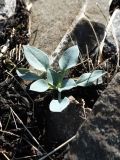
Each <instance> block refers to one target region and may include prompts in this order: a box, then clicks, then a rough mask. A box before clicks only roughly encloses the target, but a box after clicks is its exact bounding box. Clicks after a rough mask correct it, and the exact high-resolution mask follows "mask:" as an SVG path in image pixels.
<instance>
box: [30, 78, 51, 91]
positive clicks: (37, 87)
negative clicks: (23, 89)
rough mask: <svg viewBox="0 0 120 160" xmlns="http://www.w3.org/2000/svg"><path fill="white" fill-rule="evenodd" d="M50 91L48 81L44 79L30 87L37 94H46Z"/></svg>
mask: <svg viewBox="0 0 120 160" xmlns="http://www.w3.org/2000/svg"><path fill="white" fill-rule="evenodd" d="M48 89H49V85H48V83H47V81H46V80H44V79H39V80H37V81H35V82H33V83H32V84H31V85H30V90H31V91H35V92H45V91H47V90H48Z"/></svg>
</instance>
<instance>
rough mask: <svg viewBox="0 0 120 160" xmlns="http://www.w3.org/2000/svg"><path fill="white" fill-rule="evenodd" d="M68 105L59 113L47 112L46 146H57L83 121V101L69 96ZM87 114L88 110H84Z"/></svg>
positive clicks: (74, 131)
mask: <svg viewBox="0 0 120 160" xmlns="http://www.w3.org/2000/svg"><path fill="white" fill-rule="evenodd" d="M69 99H70V101H71V103H70V105H69V106H68V107H67V108H66V109H65V110H64V111H62V112H61V113H55V112H49V113H48V114H47V117H46V118H47V124H46V142H47V145H48V147H49V148H50V147H51V146H55V147H57V146H58V145H60V144H62V143H63V142H65V141H66V140H68V139H69V138H71V137H72V136H74V134H75V133H76V131H77V130H78V127H79V125H80V124H82V123H83V121H84V118H83V117H84V116H85V115H84V109H83V101H82V100H81V103H79V102H78V101H76V100H75V99H74V98H73V97H72V96H71V97H69ZM85 111H86V114H87V115H88V114H89V112H90V111H88V110H87V109H86V110H85Z"/></svg>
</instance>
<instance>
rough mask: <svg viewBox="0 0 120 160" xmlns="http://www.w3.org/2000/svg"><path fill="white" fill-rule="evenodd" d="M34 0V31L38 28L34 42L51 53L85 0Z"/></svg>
mask: <svg viewBox="0 0 120 160" xmlns="http://www.w3.org/2000/svg"><path fill="white" fill-rule="evenodd" d="M32 2H33V9H32V31H33V32H34V31H35V30H36V29H38V32H37V37H36V40H35V43H34V44H35V46H36V47H39V48H41V49H42V50H44V51H47V52H48V53H51V52H53V51H54V49H55V48H56V47H57V45H58V43H59V42H60V40H61V38H62V37H63V35H64V34H65V32H66V31H67V29H68V28H69V26H70V25H71V24H72V22H73V20H74V19H75V16H76V15H77V14H78V12H79V11H80V9H81V6H82V2H83V0H46V1H44V0H35V1H34V0H32ZM33 36H34V35H33ZM32 42H33V38H32V39H31V43H32Z"/></svg>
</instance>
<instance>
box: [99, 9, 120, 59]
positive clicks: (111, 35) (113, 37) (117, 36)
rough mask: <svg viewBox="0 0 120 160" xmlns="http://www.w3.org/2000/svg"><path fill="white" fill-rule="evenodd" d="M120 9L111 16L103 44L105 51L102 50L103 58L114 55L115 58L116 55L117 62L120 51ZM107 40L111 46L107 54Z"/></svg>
mask: <svg viewBox="0 0 120 160" xmlns="http://www.w3.org/2000/svg"><path fill="white" fill-rule="evenodd" d="M119 30H120V9H115V11H114V13H113V14H112V16H111V19H110V22H109V25H108V26H107V29H106V35H105V37H104V40H105V42H104V44H103V46H104V47H103V52H102V59H103V60H104V59H105V58H110V57H113V59H115V58H114V57H115V55H116V62H117V58H118V56H117V54H118V53H119V51H120V45H119V42H120V32H119ZM106 42H107V46H108V47H109V48H110V51H109V52H107V55H106V53H105V50H104V48H106ZM118 59H119V58H118Z"/></svg>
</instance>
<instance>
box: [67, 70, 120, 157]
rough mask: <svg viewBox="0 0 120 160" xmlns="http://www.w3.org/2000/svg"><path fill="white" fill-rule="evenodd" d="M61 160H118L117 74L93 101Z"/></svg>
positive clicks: (119, 78) (119, 90) (119, 84)
mask: <svg viewBox="0 0 120 160" xmlns="http://www.w3.org/2000/svg"><path fill="white" fill-rule="evenodd" d="M65 159H67V160H119V159H120V72H119V73H117V75H116V76H115V77H114V78H113V79H112V81H111V83H110V84H109V85H108V87H107V89H106V90H105V91H104V92H103V93H102V95H101V96H100V98H99V99H98V100H97V102H96V104H95V105H94V108H93V112H92V114H91V115H90V117H89V118H88V120H87V121H86V123H85V125H84V126H83V127H82V128H81V129H79V131H78V132H77V137H76V139H75V141H74V142H73V143H71V144H70V152H69V153H68V156H66V158H65Z"/></svg>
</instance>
